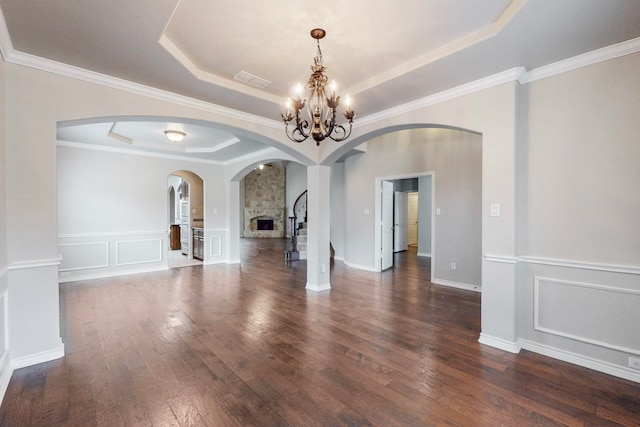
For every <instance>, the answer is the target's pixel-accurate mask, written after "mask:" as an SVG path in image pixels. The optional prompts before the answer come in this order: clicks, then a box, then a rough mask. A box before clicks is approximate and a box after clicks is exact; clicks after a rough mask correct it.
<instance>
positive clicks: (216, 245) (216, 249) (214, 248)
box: [209, 235, 222, 258]
mask: <svg viewBox="0 0 640 427" xmlns="http://www.w3.org/2000/svg"><path fill="white" fill-rule="evenodd" d="M209 247H210V248H211V250H210V253H209V256H211V258H214V257H219V256H221V255H222V236H220V235H214V236H211V240H210V242H209Z"/></svg>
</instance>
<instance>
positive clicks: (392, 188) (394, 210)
mask: <svg viewBox="0 0 640 427" xmlns="http://www.w3.org/2000/svg"><path fill="white" fill-rule="evenodd" d="M433 185H434V172H424V173H421V174H417V175H400V176H391V177H382V178H376V188H377V189H378V191H376V194H377V195H379V200H377V201H376V221H377V223H378V224H380V227H379V229H377V230H376V242H377V243H376V247H379V248H380V257H379V259H376V263H377V265H376V268H377V269H379V270H380V271H382V270H386V269H389V268H392V267H393V259H394V253H398V252H404V251H407V249H408V246H409V244H411V245H412V250H411V251H410V253H411V254H415V255H416V256H419V257H428V258H432V257H433V253H434V250H433V247H434V235H435V232H434V229H433V228H434V227H433V225H434V220H433V215H434V209H433V206H434V200H433V197H434V194H435V191H433ZM431 275H432V278H433V270H432V271H431Z"/></svg>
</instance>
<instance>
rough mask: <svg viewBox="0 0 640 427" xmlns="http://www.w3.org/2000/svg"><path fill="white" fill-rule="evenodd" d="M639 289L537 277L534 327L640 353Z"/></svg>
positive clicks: (578, 339)
mask: <svg viewBox="0 0 640 427" xmlns="http://www.w3.org/2000/svg"><path fill="white" fill-rule="evenodd" d="M638 307H640V290H638V289H628V288H619V287H610V286H604V285H598V284H589V283H580V282H571V281H566V280H559V279H552V278H546V277H538V276H536V277H535V278H534V307H533V310H534V312H533V315H534V329H535V330H536V331H539V332H544V333H548V334H552V335H557V336H561V337H564V338H569V339H572V340H576V341H580V342H583V343H587V344H592V345H597V346H600V347H605V348H608V349H611V350H617V351H622V352H625V353H629V354H635V355H640V334H639V333H638V325H639V324H640V309H638Z"/></svg>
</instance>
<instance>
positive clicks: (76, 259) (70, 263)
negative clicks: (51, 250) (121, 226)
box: [58, 242, 109, 271]
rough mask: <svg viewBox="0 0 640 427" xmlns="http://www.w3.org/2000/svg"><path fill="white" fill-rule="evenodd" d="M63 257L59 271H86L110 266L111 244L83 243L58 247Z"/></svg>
mask: <svg viewBox="0 0 640 427" xmlns="http://www.w3.org/2000/svg"><path fill="white" fill-rule="evenodd" d="M58 251H59V252H60V255H62V263H61V265H60V270H59V271H73V270H86V269H92V268H104V267H108V266H109V242H82V243H66V244H61V245H58Z"/></svg>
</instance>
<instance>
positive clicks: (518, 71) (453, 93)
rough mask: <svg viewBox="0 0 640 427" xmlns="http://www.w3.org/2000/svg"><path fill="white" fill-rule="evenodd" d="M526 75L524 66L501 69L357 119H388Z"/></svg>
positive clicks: (373, 121) (362, 120) (371, 122)
mask: <svg viewBox="0 0 640 427" xmlns="http://www.w3.org/2000/svg"><path fill="white" fill-rule="evenodd" d="M525 75H526V69H525V68H524V67H518V68H512V69H510V70H507V71H503V72H501V73H498V74H494V75H492V76H489V77H485V78H483V79H480V80H476V81H473V82H470V83H466V84H463V85H460V86H458V87H454V88H452V89H448V90H445V91H442V92H439V93H436V94H433V95H429V96H427V97H424V98H421V99H417V100H415V101H411V102H408V103H406V104H402V105H398V106H397V107H393V108H389V109H387V110H384V111H380V112H379V113H373V114H370V115H368V116H366V117H363V118H361V119H359V120H358V124H360V125H368V124H373V123H376V122H377V121H379V120H384V119H388V118H391V117H395V116H399V115H401V114H405V113H409V112H411V111H415V110H419V109H421V108H425V107H429V106H431V105H435V104H439V103H441V102H444V101H449V100H451V99H454V98H458V97H461V96H465V95H469V94H472V93H474V92H479V91H482V90H485V89H489V88H492V87H494V86H498V85H501V84H503V83H507V82H512V81H521V79H522V78H523V76H525Z"/></svg>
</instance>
